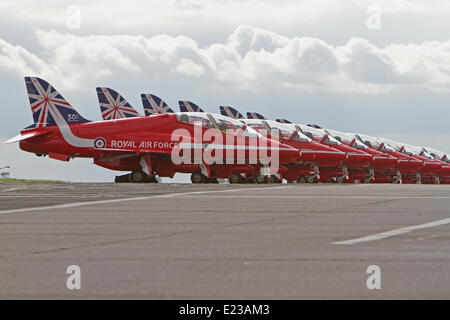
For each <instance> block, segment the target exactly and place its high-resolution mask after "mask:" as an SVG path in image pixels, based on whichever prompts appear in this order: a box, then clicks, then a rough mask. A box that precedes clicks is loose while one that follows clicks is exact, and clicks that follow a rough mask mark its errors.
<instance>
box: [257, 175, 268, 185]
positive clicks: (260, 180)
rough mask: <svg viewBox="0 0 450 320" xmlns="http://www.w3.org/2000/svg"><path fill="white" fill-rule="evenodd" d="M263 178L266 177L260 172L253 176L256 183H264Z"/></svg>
mask: <svg viewBox="0 0 450 320" xmlns="http://www.w3.org/2000/svg"><path fill="white" fill-rule="evenodd" d="M265 179H266V177H265V176H263V175H261V174H260V175H258V176H256V178H255V180H256V183H265Z"/></svg>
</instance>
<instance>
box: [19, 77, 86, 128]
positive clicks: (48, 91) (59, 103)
mask: <svg viewBox="0 0 450 320" xmlns="http://www.w3.org/2000/svg"><path fill="white" fill-rule="evenodd" d="M25 85H26V88H27V92H28V99H29V101H30V106H31V112H32V113H33V120H34V125H32V126H30V127H28V128H31V127H36V128H38V127H50V126H56V125H58V126H61V125H64V124H75V123H83V122H89V120H86V119H85V118H83V117H82V116H81V115H80V114H79V113H78V112H77V111H76V110H75V109H74V107H72V105H71V104H70V103H69V102H67V101H66V99H64V97H63V96H62V95H61V94H60V93H59V92H58V91H57V90H56V89H55V88H54V87H53V86H52V85H51V84H50V83H48V82H47V81H45V80H43V79H41V78H37V77H25Z"/></svg>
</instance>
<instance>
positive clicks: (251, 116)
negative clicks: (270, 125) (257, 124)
mask: <svg viewBox="0 0 450 320" xmlns="http://www.w3.org/2000/svg"><path fill="white" fill-rule="evenodd" d="M247 119H261V120H267V119H266V118H265V117H264V116H263V115H261V114H259V113H257V112H247Z"/></svg>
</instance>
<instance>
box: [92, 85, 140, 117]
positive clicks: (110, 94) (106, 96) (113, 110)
mask: <svg viewBox="0 0 450 320" xmlns="http://www.w3.org/2000/svg"><path fill="white" fill-rule="evenodd" d="M97 97H98V102H99V104H100V111H101V112H102V118H103V119H104V120H112V119H122V118H131V117H139V113H138V112H137V111H136V110H135V109H134V108H133V107H132V106H131V105H130V104H129V103H128V101H127V100H125V99H124V98H123V97H122V96H121V95H120V94H119V93H118V92H116V91H114V90H113V89H110V88H105V87H98V88H97Z"/></svg>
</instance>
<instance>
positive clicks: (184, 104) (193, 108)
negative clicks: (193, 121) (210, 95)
mask: <svg viewBox="0 0 450 320" xmlns="http://www.w3.org/2000/svg"><path fill="white" fill-rule="evenodd" d="M178 106H179V107H180V111H181V112H205V111H203V110H202V108H200V107H199V106H198V105H196V104H195V103H193V102H191V101H178Z"/></svg>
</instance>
